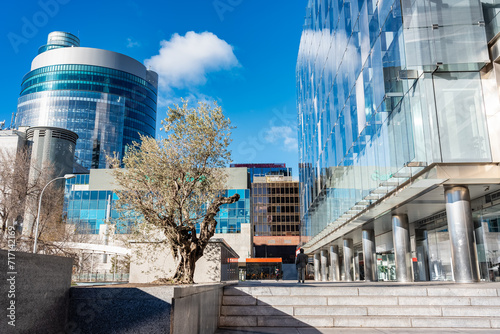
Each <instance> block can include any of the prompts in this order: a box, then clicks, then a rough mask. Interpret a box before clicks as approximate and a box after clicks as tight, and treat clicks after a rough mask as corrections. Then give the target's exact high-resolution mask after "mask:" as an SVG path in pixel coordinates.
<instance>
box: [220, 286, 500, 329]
mask: <svg viewBox="0 0 500 334" xmlns="http://www.w3.org/2000/svg"><path fill="white" fill-rule="evenodd" d="M499 296H500V286H499V285H498V284H488V283H481V284H474V285H464V284H431V283H429V284H427V285H424V284H412V285H408V284H405V285H402V284H398V283H390V284H387V283H371V284H368V285H365V284H363V283H326V284H321V283H313V284H305V285H298V284H279V283H276V284H260V285H256V284H254V285H246V286H245V285H241V284H240V285H233V286H228V287H226V288H225V289H224V296H223V299H222V306H221V314H220V319H219V327H220V328H227V329H238V330H244V329H245V328H255V327H309V328H310V327H318V328H319V327H326V328H339V327H340V328H357V327H363V328H457V329H458V328H460V329H467V328H470V329H473V328H476V329H479V328H489V329H491V328H494V329H499V332H500V297H499Z"/></svg>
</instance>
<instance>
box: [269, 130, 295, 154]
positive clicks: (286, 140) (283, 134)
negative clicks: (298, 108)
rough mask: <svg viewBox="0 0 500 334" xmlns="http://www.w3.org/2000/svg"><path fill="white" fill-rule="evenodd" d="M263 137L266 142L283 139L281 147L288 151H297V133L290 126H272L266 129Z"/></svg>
mask: <svg viewBox="0 0 500 334" xmlns="http://www.w3.org/2000/svg"><path fill="white" fill-rule="evenodd" d="M264 139H265V141H267V142H268V143H276V142H280V141H283V149H284V150H285V151H289V152H292V151H297V150H298V147H299V146H298V141H297V133H296V131H295V130H294V129H292V127H290V126H273V127H271V128H270V129H269V130H267V131H266V135H265V137H264Z"/></svg>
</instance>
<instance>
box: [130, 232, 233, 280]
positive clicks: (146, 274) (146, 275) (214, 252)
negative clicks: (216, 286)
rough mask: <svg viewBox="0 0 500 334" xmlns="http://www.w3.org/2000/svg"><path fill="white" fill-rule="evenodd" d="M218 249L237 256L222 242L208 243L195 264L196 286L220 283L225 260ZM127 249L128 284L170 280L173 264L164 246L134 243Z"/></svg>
mask: <svg viewBox="0 0 500 334" xmlns="http://www.w3.org/2000/svg"><path fill="white" fill-rule="evenodd" d="M155 245H157V247H158V248H157V249H155ZM221 247H224V248H225V249H226V250H228V251H229V252H230V253H231V254H232V255H233V257H237V254H236V253H235V251H234V250H232V249H231V247H230V246H229V245H227V244H226V243H225V242H223V241H222V242H221V241H219V240H217V239H214V240H210V242H209V244H208V245H207V247H206V248H205V251H204V254H203V256H202V257H201V258H200V259H199V260H198V261H196V268H195V272H194V277H193V279H194V281H195V282H196V283H208V282H220V281H221V280H222V279H223V277H222V275H221V270H222V269H223V268H222V264H223V262H225V261H223V260H225V259H222V257H221ZM131 248H132V259H131V261H130V277H129V282H130V283H151V282H153V281H155V280H156V279H158V278H170V277H172V276H173V275H174V273H175V272H174V270H175V261H174V258H173V256H172V254H171V253H170V250H169V249H168V247H166V246H162V245H160V244H152V243H144V242H134V243H131ZM224 269H226V267H224ZM224 277H226V276H224Z"/></svg>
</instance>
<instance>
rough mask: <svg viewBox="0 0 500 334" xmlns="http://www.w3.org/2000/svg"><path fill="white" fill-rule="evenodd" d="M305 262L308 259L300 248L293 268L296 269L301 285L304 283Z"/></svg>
mask: <svg viewBox="0 0 500 334" xmlns="http://www.w3.org/2000/svg"><path fill="white" fill-rule="evenodd" d="M307 262H308V257H307V255H306V254H304V249H303V248H301V249H300V253H299V254H298V255H297V257H296V258H295V267H296V268H297V274H298V279H299V283H300V281H302V283H305V282H304V281H305V279H306V267H307Z"/></svg>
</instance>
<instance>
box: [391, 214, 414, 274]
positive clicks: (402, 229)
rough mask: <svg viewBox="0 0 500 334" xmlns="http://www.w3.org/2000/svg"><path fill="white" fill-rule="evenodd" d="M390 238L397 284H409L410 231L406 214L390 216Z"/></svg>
mask: <svg viewBox="0 0 500 334" xmlns="http://www.w3.org/2000/svg"><path fill="white" fill-rule="evenodd" d="M392 237H393V241H394V257H395V260H396V280H397V281H398V282H411V281H412V275H411V245H410V231H409V226H408V216H407V215H406V214H398V215H393V216H392Z"/></svg>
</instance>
